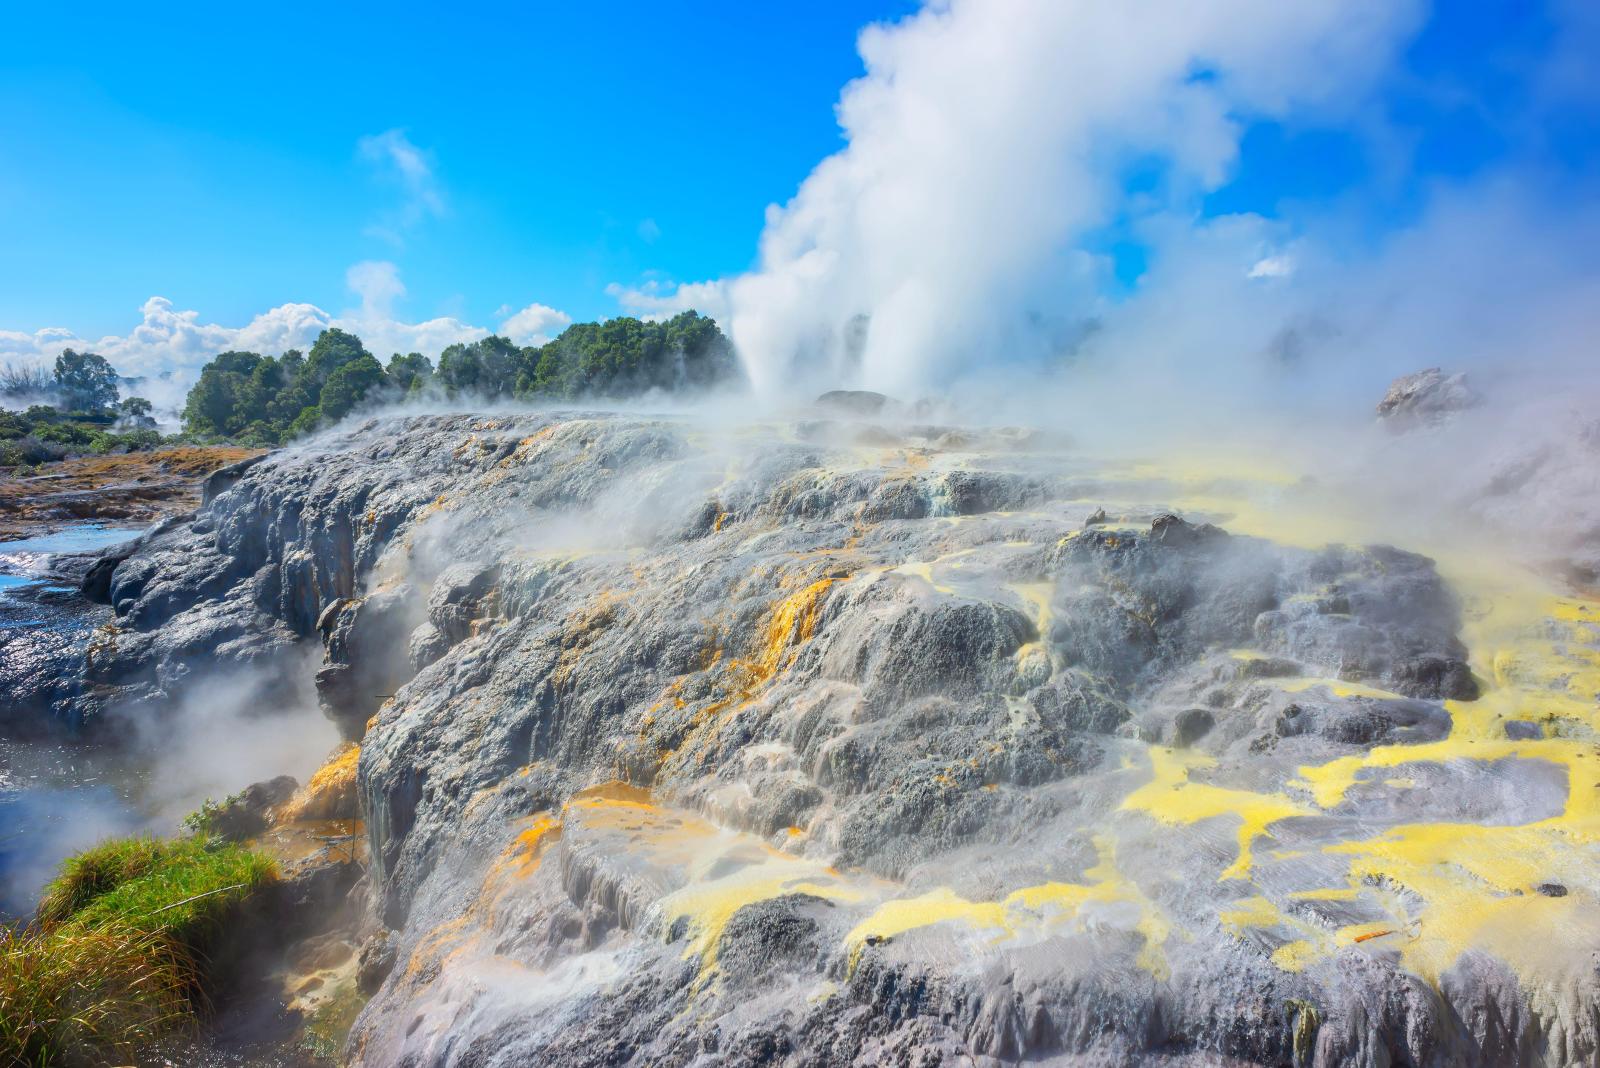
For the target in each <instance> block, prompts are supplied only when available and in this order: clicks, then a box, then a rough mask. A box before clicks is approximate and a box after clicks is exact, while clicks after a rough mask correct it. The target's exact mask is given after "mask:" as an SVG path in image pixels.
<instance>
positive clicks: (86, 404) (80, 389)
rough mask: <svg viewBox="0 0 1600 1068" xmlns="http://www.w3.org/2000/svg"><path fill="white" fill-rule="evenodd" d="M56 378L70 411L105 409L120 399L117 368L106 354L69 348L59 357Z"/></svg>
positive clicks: (57, 386) (57, 387) (63, 405)
mask: <svg viewBox="0 0 1600 1068" xmlns="http://www.w3.org/2000/svg"><path fill="white" fill-rule="evenodd" d="M55 379H56V389H57V391H58V392H59V393H60V395H61V405H62V407H64V408H66V409H67V410H68V411H74V412H102V411H105V410H106V409H108V408H111V407H112V406H113V405H115V404H116V403H117V393H118V390H117V372H116V371H115V370H114V369H113V368H112V366H111V364H109V363H107V362H106V358H105V357H104V356H100V355H98V354H96V353H93V352H74V351H72V350H71V349H67V350H65V351H64V352H62V353H61V355H59V356H57V357H56V367H55Z"/></svg>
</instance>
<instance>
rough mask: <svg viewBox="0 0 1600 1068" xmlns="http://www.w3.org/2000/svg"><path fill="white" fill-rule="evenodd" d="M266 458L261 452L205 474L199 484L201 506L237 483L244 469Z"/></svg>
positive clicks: (246, 469)
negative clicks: (204, 478)
mask: <svg viewBox="0 0 1600 1068" xmlns="http://www.w3.org/2000/svg"><path fill="white" fill-rule="evenodd" d="M266 458H267V456H266V454H265V453H263V454H261V455H260V456H249V457H246V458H245V459H243V460H240V461H238V462H236V463H231V464H229V465H228V466H227V467H219V468H217V469H216V470H215V471H213V472H211V474H209V475H207V476H206V480H205V482H204V483H202V484H201V486H200V504H201V506H202V507H204V506H205V505H208V504H210V503H211V502H212V501H214V500H216V499H217V497H218V496H219V495H221V494H223V493H226V492H227V491H228V490H230V489H232V488H233V487H234V486H235V485H237V484H238V482H239V480H240V479H241V478H243V477H244V474H245V472H246V471H248V470H250V469H251V468H252V467H254V466H255V465H256V464H258V463H260V462H261V461H262V460H265V459H266Z"/></svg>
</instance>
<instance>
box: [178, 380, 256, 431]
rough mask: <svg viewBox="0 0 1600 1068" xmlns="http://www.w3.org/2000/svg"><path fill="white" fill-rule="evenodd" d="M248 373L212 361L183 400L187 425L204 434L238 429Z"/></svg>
mask: <svg viewBox="0 0 1600 1068" xmlns="http://www.w3.org/2000/svg"><path fill="white" fill-rule="evenodd" d="M243 382H244V376H243V375H241V374H238V373H237V372H234V371H224V370H220V369H219V368H217V367H214V366H212V365H211V364H206V366H205V367H203V368H201V370H200V380H199V381H198V382H196V383H195V384H194V387H193V388H191V389H190V390H189V396H188V397H186V398H184V402H183V417H182V418H183V429H184V430H185V431H186V432H188V433H190V434H195V435H198V436H200V437H226V436H227V435H229V434H231V433H233V432H234V431H235V430H237V429H238V416H237V414H236V411H237V408H238V405H239V393H240V392H241V386H242V385H243Z"/></svg>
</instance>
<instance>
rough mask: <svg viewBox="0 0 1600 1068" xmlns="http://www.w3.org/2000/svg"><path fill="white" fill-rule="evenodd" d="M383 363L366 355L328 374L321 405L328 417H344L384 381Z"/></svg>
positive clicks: (326, 417)
mask: <svg viewBox="0 0 1600 1068" xmlns="http://www.w3.org/2000/svg"><path fill="white" fill-rule="evenodd" d="M383 380H384V379H383V365H382V364H380V363H378V361H377V360H375V359H373V358H372V357H371V356H368V355H366V354H362V355H360V356H357V357H356V358H355V359H353V360H351V361H350V362H349V363H347V364H345V365H344V366H342V367H340V368H339V369H338V370H337V371H335V372H333V374H331V375H329V376H328V381H327V382H326V383H325V384H324V385H323V387H322V400H321V403H320V405H319V407H321V409H322V417H323V418H324V419H330V420H332V419H341V418H343V417H344V416H345V415H346V414H348V413H349V411H350V409H352V408H354V407H355V406H356V405H357V404H359V403H360V402H361V399H362V398H363V397H365V396H366V395H367V394H368V393H369V392H371V391H372V389H373V388H374V387H376V386H379V385H381V384H382V383H383Z"/></svg>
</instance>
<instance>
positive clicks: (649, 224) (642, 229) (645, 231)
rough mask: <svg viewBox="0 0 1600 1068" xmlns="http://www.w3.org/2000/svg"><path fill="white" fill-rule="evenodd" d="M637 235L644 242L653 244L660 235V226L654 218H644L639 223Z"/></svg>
mask: <svg viewBox="0 0 1600 1068" xmlns="http://www.w3.org/2000/svg"><path fill="white" fill-rule="evenodd" d="M639 236H640V237H641V238H642V239H643V240H644V242H645V244H647V245H653V244H655V243H656V241H657V240H658V239H659V238H660V237H661V227H660V226H659V225H658V224H657V223H656V221H655V220H654V219H644V220H642V221H641V222H640V223H639Z"/></svg>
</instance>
